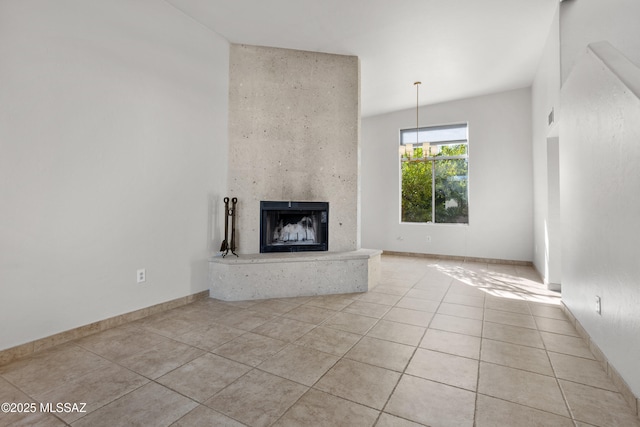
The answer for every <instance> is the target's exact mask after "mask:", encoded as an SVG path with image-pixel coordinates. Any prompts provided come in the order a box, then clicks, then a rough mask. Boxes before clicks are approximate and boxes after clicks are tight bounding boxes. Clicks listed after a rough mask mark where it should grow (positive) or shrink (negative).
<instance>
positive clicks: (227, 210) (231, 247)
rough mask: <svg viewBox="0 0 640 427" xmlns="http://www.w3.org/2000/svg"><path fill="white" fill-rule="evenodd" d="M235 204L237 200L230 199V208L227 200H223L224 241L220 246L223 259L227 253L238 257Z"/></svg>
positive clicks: (235, 198)
mask: <svg viewBox="0 0 640 427" xmlns="http://www.w3.org/2000/svg"><path fill="white" fill-rule="evenodd" d="M236 203H238V198H237V197H234V198H233V199H231V207H229V198H228V197H225V198H224V240H223V241H222V246H220V252H222V257H223V258H224V257H225V256H227V254H228V253H229V251H231V253H232V254H234V255H235V256H238V254H237V253H236ZM229 217H231V243H229Z"/></svg>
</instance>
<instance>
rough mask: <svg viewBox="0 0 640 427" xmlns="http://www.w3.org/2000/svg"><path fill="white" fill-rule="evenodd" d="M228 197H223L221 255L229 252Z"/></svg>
mask: <svg viewBox="0 0 640 427" xmlns="http://www.w3.org/2000/svg"><path fill="white" fill-rule="evenodd" d="M228 238H229V198H228V197H225V198H224V240H223V241H222V246H220V252H224V253H223V254H222V257H223V258H224V256H225V255H227V254H228V253H229V242H228Z"/></svg>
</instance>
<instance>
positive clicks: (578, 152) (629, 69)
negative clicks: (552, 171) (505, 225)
mask: <svg viewBox="0 0 640 427" xmlns="http://www.w3.org/2000/svg"><path fill="white" fill-rule="evenodd" d="M598 54H599V55H601V56H600V57H601V58H605V59H606V60H611V61H610V63H609V64H610V66H611V65H613V67H614V68H613V70H615V72H618V73H620V72H623V73H621V74H622V75H624V74H625V73H626V74H627V75H628V76H630V77H633V81H632V82H630V83H633V84H632V85H630V86H625V84H623V83H622V81H621V80H620V79H619V78H618V77H617V76H616V75H615V74H614V72H612V71H611V69H610V68H608V67H607V66H605V65H603V63H602V60H601V59H600V58H598V57H597V56H596V55H595V54H594V53H593V52H591V53H589V54H585V55H583V57H582V58H581V60H580V61H578V62H577V63H576V66H575V67H574V69H573V71H572V72H571V74H570V75H569V77H568V79H567V81H566V82H565V84H564V86H563V88H562V121H561V122H560V137H561V141H560V173H561V175H560V185H561V188H560V190H561V195H562V200H561V216H562V245H563V248H562V299H563V300H564V302H565V304H566V305H567V307H569V309H570V310H571V312H572V313H573V314H574V315H575V317H576V318H577V320H578V321H579V322H580V323H581V325H582V326H583V327H584V328H585V329H586V331H587V333H588V334H589V335H590V336H591V338H592V340H593V341H594V342H595V343H596V344H597V345H598V347H600V349H601V350H602V351H603V352H604V353H605V356H606V357H607V358H608V360H609V362H610V363H611V364H612V365H613V366H614V367H615V368H616V369H617V370H618V372H619V373H620V374H621V375H622V377H623V378H624V379H625V381H626V382H627V384H628V385H629V386H630V387H631V389H632V390H633V392H634V393H635V394H636V396H640V371H639V370H638V355H639V354H640V335H639V334H638V331H640V316H639V315H638V307H639V306H640V287H639V286H638V277H640V264H639V263H638V259H639V258H640V249H639V246H638V238H639V237H640V233H639V232H638V226H637V223H638V218H640V197H639V196H638V195H640V175H639V174H638V163H639V162H640V144H638V141H640V123H639V122H638V117H639V116H640V98H639V97H638V96H639V95H640V68H638V67H635V66H634V65H632V64H631V63H630V62H629V61H628V60H626V59H625V58H624V57H623V56H622V55H621V54H619V53H617V52H615V51H614V49H613V48H612V47H611V46H610V45H607V44H604V45H603V44H599V46H598ZM630 87H635V91H636V92H635V93H633V91H632V90H631V89H630ZM596 295H597V296H600V297H601V298H602V314H601V315H598V314H597V313H596V311H595V297H596Z"/></svg>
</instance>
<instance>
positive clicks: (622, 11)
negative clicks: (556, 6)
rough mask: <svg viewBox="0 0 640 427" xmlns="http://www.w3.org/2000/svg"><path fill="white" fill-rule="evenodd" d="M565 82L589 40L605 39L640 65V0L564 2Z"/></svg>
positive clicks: (563, 79)
mask: <svg viewBox="0 0 640 427" xmlns="http://www.w3.org/2000/svg"><path fill="white" fill-rule="evenodd" d="M560 7H561V10H560V28H561V37H560V40H561V47H560V51H561V55H562V56H561V58H562V81H563V82H564V81H565V80H566V79H567V76H568V75H569V73H571V70H572V69H573V66H574V64H575V62H576V61H577V60H578V59H579V58H580V57H582V55H583V54H584V52H585V51H586V47H587V45H588V44H589V43H593V42H599V41H603V40H606V41H608V42H609V43H611V44H612V45H613V46H614V47H615V48H616V49H618V50H620V51H621V52H622V53H623V54H624V55H625V56H627V57H628V58H629V59H630V60H631V61H632V62H634V63H635V64H636V65H640V37H638V28H640V2H639V1H638V0H607V1H602V0H572V1H564V2H562V3H561V6H560Z"/></svg>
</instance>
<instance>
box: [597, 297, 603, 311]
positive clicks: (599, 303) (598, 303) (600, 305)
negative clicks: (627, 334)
mask: <svg viewBox="0 0 640 427" xmlns="http://www.w3.org/2000/svg"><path fill="white" fill-rule="evenodd" d="M596 313H598V314H602V301H601V300H600V297H599V296H597V295H596Z"/></svg>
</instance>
